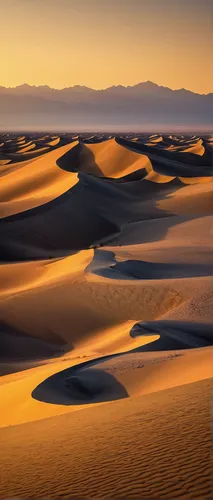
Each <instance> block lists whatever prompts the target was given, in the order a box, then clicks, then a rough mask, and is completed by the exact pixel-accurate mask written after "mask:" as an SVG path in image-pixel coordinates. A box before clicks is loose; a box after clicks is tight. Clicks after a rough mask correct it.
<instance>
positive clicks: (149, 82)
mask: <svg viewBox="0 0 213 500" xmlns="http://www.w3.org/2000/svg"><path fill="white" fill-rule="evenodd" d="M146 83H148V84H151V85H154V86H156V87H158V88H163V89H167V90H171V91H172V92H178V91H181V90H184V91H185V92H191V93H192V94H196V95H201V96H202V95H203V96H207V95H210V94H212V93H213V91H212V92H207V93H200V92H194V91H193V90H190V89H186V88H185V87H180V88H176V89H172V88H171V87H168V86H165V85H159V84H158V83H156V82H152V81H151V80H145V81H141V82H138V83H135V84H133V85H123V84H118V85H110V86H109V87H105V88H93V87H88V86H87V85H81V84H75V85H70V86H65V87H51V86H50V85H47V84H39V85H35V84H30V83H27V82H24V83H21V84H19V85H15V86H14V87H7V86H5V85H0V88H4V89H7V90H15V89H17V88H20V87H24V86H27V87H31V88H41V87H42V88H47V89H49V90H59V91H60V90H68V89H73V88H75V87H81V88H85V89H89V90H93V91H94V92H101V91H104V90H109V89H112V88H118V87H122V88H124V89H127V88H133V87H137V86H139V85H143V84H146Z"/></svg>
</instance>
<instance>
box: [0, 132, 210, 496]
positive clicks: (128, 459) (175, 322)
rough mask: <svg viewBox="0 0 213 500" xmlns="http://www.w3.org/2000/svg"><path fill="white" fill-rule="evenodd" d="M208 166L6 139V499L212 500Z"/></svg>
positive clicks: (80, 143) (192, 144)
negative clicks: (185, 499)
mask: <svg viewBox="0 0 213 500" xmlns="http://www.w3.org/2000/svg"><path fill="white" fill-rule="evenodd" d="M212 158H213V139H212V137H210V136H208V137H207V136H205V137H199V136H180V135H179V136H175V135H165V136H161V135H157V134H153V135H150V134H147V135H145V134H143V135H134V134H126V135H120V136H117V137H115V136H114V135H111V136H110V135H109V134H102V135H100V134H96V135H93V136H91V135H90V136H89V134H85V135H83V134H81V135H80V136H79V135H77V134H76V135H74V134H59V135H50V134H44V135H43V136H41V135H39V134H31V135H26V136H25V135H22V136H20V135H19V136H17V135H15V134H6V133H5V134H2V135H1V136H0V177H1V179H0V201H1V203H0V216H1V221H0V257H1V264H0V317H1V331H0V375H1V377H0V426H1V428H0V449H1V453H0V471H1V474H0V476H1V479H0V497H1V498H8V497H9V498H11V497H16V498H46V497H49V498H85V499H86V498H89V499H93V498H94V499H102V498H109V499H110V498H146V499H149V498H155V499H158V498H169V499H173V498H191V499H194V498H200V499H204V498H212V496H211V495H212V489H211V488H212V478H211V470H212V461H211V454H212V428H211V417H212V407H211V404H212V375H213V347H212V340H213V164H212Z"/></svg>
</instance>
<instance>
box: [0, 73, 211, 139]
mask: <svg viewBox="0 0 213 500" xmlns="http://www.w3.org/2000/svg"><path fill="white" fill-rule="evenodd" d="M212 127H213V93H210V94H202V95H201V94H196V93H193V92H191V91H189V90H186V89H180V90H171V89H170V88H168V87H162V86H158V85H157V84H155V83H152V82H149V81H148V82H143V83H139V84H137V85H134V86H128V87H124V86H122V85H118V86H112V87H109V88H107V89H104V90H94V89H91V88H89V87H85V86H80V85H75V86H74V87H67V88H64V89H61V90H59V89H54V88H51V87H48V86H46V85H44V86H38V87H36V86H30V85H28V84H23V85H20V86H18V87H14V88H7V87H0V129H1V130H5V131H6V130H8V131H11V130H13V131H16V130H27V129H30V130H49V131H51V130H55V131H63V130H66V131H69V130H72V131H82V130H83V131H92V130H93V131H94V130H100V131H102V130H105V131H107V130H111V131H113V130H114V131H120V132H121V131H130V130H135V131H145V130H146V131H148V130H152V131H155V130H156V131H157V130H158V131H165V130H169V131H172V130H183V131H185V130H191V131H212Z"/></svg>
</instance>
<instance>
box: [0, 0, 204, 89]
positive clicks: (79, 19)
mask: <svg viewBox="0 0 213 500" xmlns="http://www.w3.org/2000/svg"><path fill="white" fill-rule="evenodd" d="M212 19H213V2H212V0H184V1H183V0H107V1H105V0H1V16H0V42H1V75H0V85H3V86H16V85H20V84H22V83H29V84H31V85H45V84H46V85H50V86H52V87H55V88H62V87H66V86H72V85H76V84H79V85H87V86H89V87H93V88H106V87H109V86H111V85H118V84H122V85H134V84H136V83H139V82H142V81H146V80H151V81H154V82H156V83H158V84H159V85H165V86H168V87H171V88H173V89H175V88H182V87H185V88H187V89H190V90H193V91H194V92H199V93H208V92H213V65H212V63H211V60H212V43H213V35H212V33H213V29H212V28H213V26H212V24H213V23H212Z"/></svg>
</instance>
